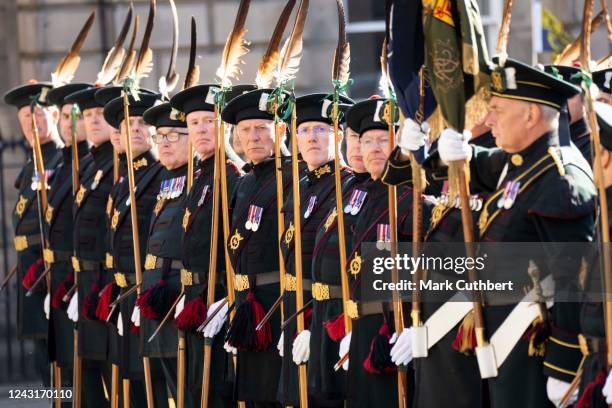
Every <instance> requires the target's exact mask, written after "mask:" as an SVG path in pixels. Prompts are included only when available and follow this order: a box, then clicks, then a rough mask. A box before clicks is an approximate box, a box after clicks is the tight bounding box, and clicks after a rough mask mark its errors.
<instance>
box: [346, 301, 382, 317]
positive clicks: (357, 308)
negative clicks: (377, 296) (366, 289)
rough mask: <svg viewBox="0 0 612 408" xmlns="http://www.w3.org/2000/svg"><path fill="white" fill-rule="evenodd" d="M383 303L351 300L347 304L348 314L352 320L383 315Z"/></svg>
mask: <svg viewBox="0 0 612 408" xmlns="http://www.w3.org/2000/svg"><path fill="white" fill-rule="evenodd" d="M383 311H384V310H383V303H382V302H359V303H357V302H355V301H354V300H349V301H347V302H346V313H347V314H348V316H349V317H350V318H351V319H358V318H360V317H363V316H368V315H374V314H382V313H383Z"/></svg>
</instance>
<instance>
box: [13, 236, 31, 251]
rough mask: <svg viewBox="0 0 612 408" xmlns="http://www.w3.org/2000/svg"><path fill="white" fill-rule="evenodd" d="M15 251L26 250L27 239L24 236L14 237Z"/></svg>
mask: <svg viewBox="0 0 612 408" xmlns="http://www.w3.org/2000/svg"><path fill="white" fill-rule="evenodd" d="M14 242H15V250H17V251H23V250H24V249H28V237H26V236H25V235H19V236H16V237H15V241H14Z"/></svg>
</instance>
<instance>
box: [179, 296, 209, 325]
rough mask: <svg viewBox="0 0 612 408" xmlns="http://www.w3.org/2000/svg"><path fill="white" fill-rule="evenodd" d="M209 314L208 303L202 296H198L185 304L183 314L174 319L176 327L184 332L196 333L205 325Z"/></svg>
mask: <svg viewBox="0 0 612 408" xmlns="http://www.w3.org/2000/svg"><path fill="white" fill-rule="evenodd" d="M207 313H208V312H207V307H206V302H204V299H203V298H202V296H198V297H196V298H195V299H191V300H190V301H189V302H187V303H185V307H184V308H183V310H181V313H179V315H178V316H177V317H176V319H174V325H175V326H176V327H177V328H178V329H179V330H182V331H195V329H197V328H198V327H200V325H201V324H202V323H204V321H205V320H206V316H207Z"/></svg>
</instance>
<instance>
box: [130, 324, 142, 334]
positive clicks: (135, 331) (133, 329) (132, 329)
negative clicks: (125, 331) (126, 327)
mask: <svg viewBox="0 0 612 408" xmlns="http://www.w3.org/2000/svg"><path fill="white" fill-rule="evenodd" d="M130 332H132V334H135V335H138V334H140V326H136V325H135V324H134V322H132V323H130Z"/></svg>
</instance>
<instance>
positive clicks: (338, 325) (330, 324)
mask: <svg viewBox="0 0 612 408" xmlns="http://www.w3.org/2000/svg"><path fill="white" fill-rule="evenodd" d="M323 327H325V331H327V335H328V336H329V338H330V339H332V340H333V341H340V340H342V339H343V338H344V336H346V327H344V313H340V314H339V315H338V317H336V318H335V319H333V320H327V321H326V322H324V323H323Z"/></svg>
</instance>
